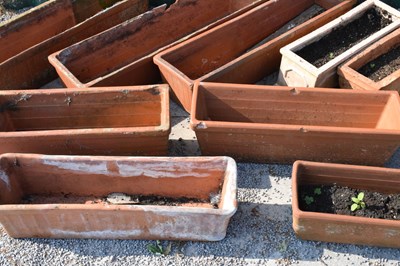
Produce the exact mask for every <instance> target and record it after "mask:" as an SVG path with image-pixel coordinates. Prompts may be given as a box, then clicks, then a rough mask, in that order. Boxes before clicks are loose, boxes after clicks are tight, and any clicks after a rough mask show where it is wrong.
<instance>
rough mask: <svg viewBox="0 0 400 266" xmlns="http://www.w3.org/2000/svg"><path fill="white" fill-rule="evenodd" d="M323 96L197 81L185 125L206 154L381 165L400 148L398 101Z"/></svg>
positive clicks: (339, 93) (320, 92) (334, 93)
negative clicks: (294, 103)
mask: <svg viewBox="0 0 400 266" xmlns="http://www.w3.org/2000/svg"><path fill="white" fill-rule="evenodd" d="M197 91H198V93H199V96H197V95H198V94H197ZM329 91H330V92H329V93H327V92H328V91H324V90H323V89H314V90H313V91H307V90H302V89H297V90H294V91H293V90H291V89H290V88H289V89H288V88H283V87H281V88H279V87H277V88H274V87H269V86H263V87H261V86H251V85H248V86H245V85H233V84H226V85H222V84H217V83H214V84H213V83H201V85H200V87H199V88H198V90H196V89H195V96H196V98H195V99H194V103H195V104H196V105H195V106H193V107H192V109H193V110H192V114H191V126H192V128H193V129H194V131H195V132H196V136H197V138H198V141H199V145H200V148H201V151H202V154H205V155H229V156H232V157H234V158H235V159H238V160H241V161H257V162H265V161H268V162H277V163H292V162H293V161H295V160H297V159H304V160H305V159H307V160H313V161H326V162H343V163H355V164H356V163H357V164H370V165H383V164H384V162H385V161H386V160H388V159H389V158H390V157H391V156H392V154H393V153H394V152H395V150H396V149H397V148H398V147H399V145H400V142H399V141H400V134H399V133H400V132H399V125H400V121H399V118H398V116H399V114H400V113H399V112H400V105H399V102H398V99H397V98H396V97H397V95H395V94H393V93H390V94H387V95H386V96H384V97H382V98H381V96H383V95H381V96H379V95H378V94H375V95H372V94H370V93H366V94H364V95H362V94H359V93H355V92H352V91H350V92H342V91H336V90H329ZM244 92H245V93H244ZM342 93H343V94H342ZM388 96H389V97H388ZM391 98H393V100H392V99H391ZM261 99H262V100H261ZM292 102H296V105H292V104H291V103H292ZM250 106H251V107H250ZM313 110H319V112H318V113H315V112H314V111H313ZM392 112H393V115H392ZM360 113H361V114H362V115H360ZM313 117H314V118H313ZM392 119H393V121H391V120H392ZM324 121H325V122H324ZM382 130H385V133H378V131H379V132H381V131H382ZM375 131H376V133H375ZM378 142H379V144H377V143H378Z"/></svg>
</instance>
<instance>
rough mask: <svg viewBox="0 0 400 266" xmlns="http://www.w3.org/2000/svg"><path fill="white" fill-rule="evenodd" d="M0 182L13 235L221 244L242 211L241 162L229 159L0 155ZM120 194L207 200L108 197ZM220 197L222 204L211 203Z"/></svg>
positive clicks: (1, 213)
mask: <svg viewBox="0 0 400 266" xmlns="http://www.w3.org/2000/svg"><path fill="white" fill-rule="evenodd" d="M0 177H1V178H0V223H1V224H2V225H3V226H4V229H5V230H6V231H7V233H8V234H9V235H10V236H11V237H14V238H26V237H40V238H102V239H157V240H159V239H174V240H201V241H218V240H221V239H223V238H224V237H225V234H226V229H227V226H228V223H229V219H230V217H231V216H232V215H233V214H234V213H235V212H236V207H237V203H236V164H235V161H234V160H233V159H231V158H228V157H185V158H181V157H175V158H169V157H96V156H90V157H88V156H50V155H36V154H12V153H11V154H3V155H2V156H1V157H0ZM88 184H90V186H88ZM114 193H124V194H125V195H142V196H160V197H169V198H194V199H197V200H202V202H204V203H196V204H195V203H190V202H188V203H182V204H179V205H178V206H165V205H149V204H141V203H139V204H132V203H129V204H115V203H114V202H111V203H110V202H109V201H106V200H105V198H107V196H108V195H109V194H114ZM215 195H219V197H220V199H219V200H212V198H214V197H215ZM210 198H211V200H210ZM211 201H214V203H213V205H212V204H211ZM207 202H210V203H207ZM214 206H215V207H214Z"/></svg>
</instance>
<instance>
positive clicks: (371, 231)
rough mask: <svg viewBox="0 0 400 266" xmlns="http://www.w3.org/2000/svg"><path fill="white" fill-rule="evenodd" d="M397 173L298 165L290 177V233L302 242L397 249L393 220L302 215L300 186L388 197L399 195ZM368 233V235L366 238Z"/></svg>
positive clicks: (398, 231)
mask: <svg viewBox="0 0 400 266" xmlns="http://www.w3.org/2000/svg"><path fill="white" fill-rule="evenodd" d="M399 173H400V172H399V170H397V169H386V168H377V167H366V166H353V165H340V164H327V163H314V162H305V161H298V162H296V163H295V164H294V167H293V174H292V208H293V229H294V230H295V232H296V235H297V236H298V237H300V238H302V239H307V240H317V241H327V242H337V243H351V244H363V245H373V246H383V247H397V248H398V247H400V244H399V242H398V238H399V236H400V223H399V221H396V220H385V219H377V218H366V217H357V216H349V215H339V214H330V213H319V212H309V211H302V210H301V209H300V208H299V198H298V197H299V186H301V185H306V184H307V185H333V184H336V185H338V186H345V187H350V188H354V189H360V190H369V191H376V192H380V193H387V194H398V193H400V189H399V184H400V178H399ZM365 232H368V234H365Z"/></svg>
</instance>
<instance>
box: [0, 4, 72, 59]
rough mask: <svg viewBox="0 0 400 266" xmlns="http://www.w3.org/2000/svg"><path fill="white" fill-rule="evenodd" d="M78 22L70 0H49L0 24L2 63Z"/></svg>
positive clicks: (0, 56) (0, 55)
mask: <svg viewBox="0 0 400 266" xmlns="http://www.w3.org/2000/svg"><path fill="white" fill-rule="evenodd" d="M74 25H75V17H74V13H73V7H72V3H71V1H70V0H49V1H47V2H45V3H43V4H41V5H39V6H37V7H34V8H32V9H30V10H28V11H27V12H24V13H22V14H21V15H19V16H17V17H15V18H13V19H11V20H9V21H5V22H3V23H0V62H3V61H5V60H7V59H8V58H10V57H13V56H14V55H17V54H18V53H20V52H22V51H24V50H25V49H27V48H29V47H31V46H33V45H35V44H37V43H40V42H41V41H44V40H46V39H47V38H50V37H52V36H54V35H57V34H58V33H60V32H63V31H64V30H66V29H68V28H69V27H72V26H74Z"/></svg>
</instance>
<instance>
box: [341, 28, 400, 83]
mask: <svg viewBox="0 0 400 266" xmlns="http://www.w3.org/2000/svg"><path fill="white" fill-rule="evenodd" d="M399 46H400V29H398V30H396V31H394V32H392V33H391V34H389V35H387V36H386V37H384V38H382V39H380V40H379V41H377V42H376V43H374V44H373V45H371V46H370V47H368V48H367V49H366V50H365V51H362V52H361V53H360V54H358V55H357V56H355V57H353V58H352V59H350V60H349V61H347V62H346V63H344V64H343V65H342V66H340V67H339V69H338V74H339V84H340V87H342V88H352V89H355V90H371V91H378V90H397V91H400V69H398V70H396V71H395V72H393V73H392V74H390V75H388V76H387V77H385V78H383V79H382V80H380V81H373V80H372V79H370V78H368V77H366V76H364V75H362V74H360V73H359V72H358V71H357V70H358V69H360V68H361V67H363V66H364V65H366V64H368V63H369V62H371V61H373V60H374V59H376V58H378V57H380V56H381V55H384V54H386V53H388V52H390V51H391V50H393V49H395V48H398V47H399Z"/></svg>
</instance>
